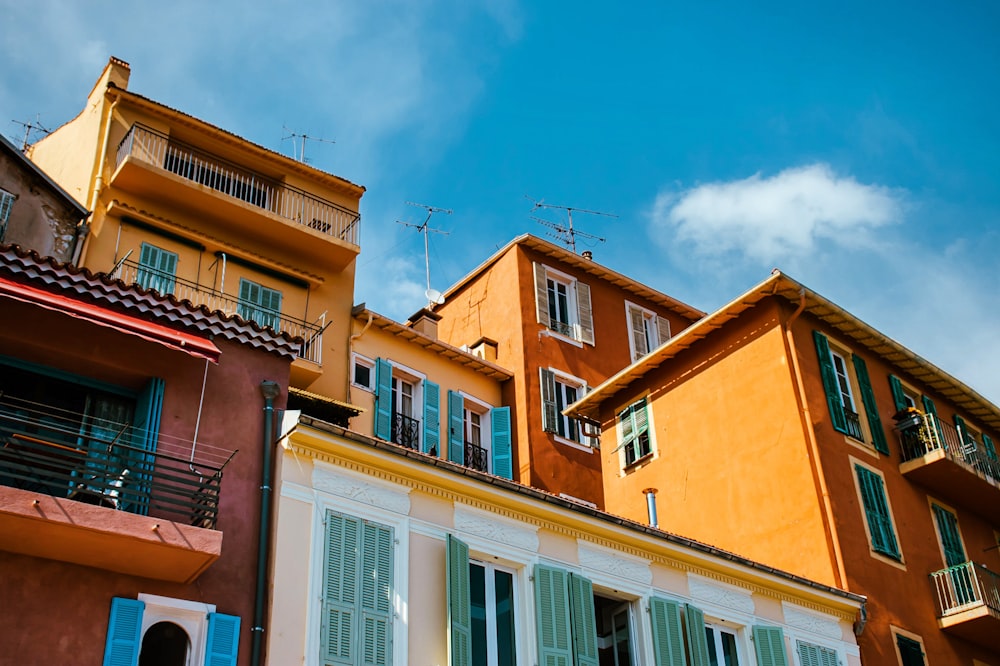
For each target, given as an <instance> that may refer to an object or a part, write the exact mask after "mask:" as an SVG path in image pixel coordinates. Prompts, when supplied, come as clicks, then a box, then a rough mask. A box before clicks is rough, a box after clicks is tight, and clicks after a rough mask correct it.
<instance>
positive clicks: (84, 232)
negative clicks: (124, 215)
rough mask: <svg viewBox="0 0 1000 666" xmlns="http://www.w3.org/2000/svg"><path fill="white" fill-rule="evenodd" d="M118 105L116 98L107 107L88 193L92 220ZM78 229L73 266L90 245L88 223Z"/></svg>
mask: <svg viewBox="0 0 1000 666" xmlns="http://www.w3.org/2000/svg"><path fill="white" fill-rule="evenodd" d="M117 106H118V98H117V97H116V98H115V101H113V102H111V106H110V107H109V108H108V119H107V120H106V121H104V142H103V143H102V144H101V157H100V158H99V159H98V161H97V175H96V176H95V177H94V191H93V193H92V194H91V195H90V206H89V208H90V219H91V221H93V219H94V212H95V211H96V210H97V199H98V197H99V196H100V194H101V189H102V188H103V187H104V161H105V160H107V159H108V141H110V139H111V122H112V120H113V119H114V116H115V107H117ZM78 228H79V229H80V231H79V235H78V236H77V244H76V247H74V248H73V259H72V260H71V262H70V263H72V264H73V265H74V266H79V265H80V258H81V257H82V256H83V255H84V253H85V252H86V250H87V247H88V246H89V245H90V223H89V222H86V221H84V222H83V223H82V228H81V227H78ZM80 237H82V238H83V243H80V242H79V239H80Z"/></svg>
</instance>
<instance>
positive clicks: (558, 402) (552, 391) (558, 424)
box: [539, 368, 596, 447]
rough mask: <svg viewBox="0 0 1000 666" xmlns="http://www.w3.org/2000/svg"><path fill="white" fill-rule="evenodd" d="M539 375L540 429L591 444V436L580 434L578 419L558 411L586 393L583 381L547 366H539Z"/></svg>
mask: <svg viewBox="0 0 1000 666" xmlns="http://www.w3.org/2000/svg"><path fill="white" fill-rule="evenodd" d="M539 374H540V377H541V386H542V429H543V430H544V431H545V432H550V433H552V434H554V435H556V436H558V437H561V438H562V439H564V440H566V441H567V442H575V443H577V444H582V445H584V446H586V447H592V446H594V445H595V443H596V442H595V441H594V438H592V437H588V436H587V435H585V434H584V433H583V427H582V424H581V423H580V421H578V420H577V419H575V418H571V417H569V416H565V415H563V413H562V412H563V410H564V409H566V408H567V407H569V406H570V405H572V404H573V403H574V402H576V401H577V400H579V399H580V398H582V397H583V396H584V395H586V393H587V384H586V383H585V382H584V381H583V380H582V379H579V378H577V377H573V376H572V375H567V374H565V373H562V372H558V371H556V370H552V369H551V368H541V369H540V370H539Z"/></svg>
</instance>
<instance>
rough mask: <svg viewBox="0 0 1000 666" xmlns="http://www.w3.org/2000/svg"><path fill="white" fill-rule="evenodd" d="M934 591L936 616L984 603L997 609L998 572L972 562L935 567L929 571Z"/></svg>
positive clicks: (999, 596) (999, 606) (999, 598)
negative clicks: (935, 568)
mask: <svg viewBox="0 0 1000 666" xmlns="http://www.w3.org/2000/svg"><path fill="white" fill-rule="evenodd" d="M931 581H932V582H933V584H934V590H935V591H936V592H937V600H938V617H947V616H949V615H954V614H955V613H961V612H962V611H966V610H969V609H971V608H976V607H979V606H986V607H987V608H989V609H990V610H992V611H994V612H996V613H1000V575H997V574H995V573H993V572H992V571H990V570H989V569H987V568H986V567H984V566H983V565H981V564H976V563H975V562H964V563H962V564H959V565H956V566H953V567H948V568H947V569H942V570H941V571H935V572H934V573H932V574H931Z"/></svg>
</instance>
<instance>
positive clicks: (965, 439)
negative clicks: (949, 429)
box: [955, 414, 976, 450]
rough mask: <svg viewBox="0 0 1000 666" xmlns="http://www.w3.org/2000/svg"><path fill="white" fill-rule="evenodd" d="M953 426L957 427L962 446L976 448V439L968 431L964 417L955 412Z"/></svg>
mask: <svg viewBox="0 0 1000 666" xmlns="http://www.w3.org/2000/svg"><path fill="white" fill-rule="evenodd" d="M955 428H957V429H958V437H959V440H960V441H961V443H962V448H964V449H968V450H974V449H975V448H976V440H974V439H973V438H972V435H971V434H970V433H969V426H967V425H965V419H963V418H962V417H961V416H959V415H958V414H955Z"/></svg>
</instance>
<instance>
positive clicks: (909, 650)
mask: <svg viewBox="0 0 1000 666" xmlns="http://www.w3.org/2000/svg"><path fill="white" fill-rule="evenodd" d="M896 645H898V646H899V656H900V660H901V661H902V662H903V666H923V664H924V651H923V650H922V649H921V648H920V643H918V642H917V641H915V640H913V639H912V638H907V637H906V636H903V635H901V634H896Z"/></svg>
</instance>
